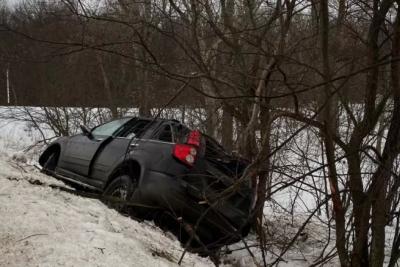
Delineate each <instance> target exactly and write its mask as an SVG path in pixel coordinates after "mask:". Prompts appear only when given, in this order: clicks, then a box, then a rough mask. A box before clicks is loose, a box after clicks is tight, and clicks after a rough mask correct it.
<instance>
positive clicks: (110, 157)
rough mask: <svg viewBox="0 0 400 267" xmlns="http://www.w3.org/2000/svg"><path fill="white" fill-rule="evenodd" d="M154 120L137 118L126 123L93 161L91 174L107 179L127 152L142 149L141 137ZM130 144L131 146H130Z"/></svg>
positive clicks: (91, 175)
mask: <svg viewBox="0 0 400 267" xmlns="http://www.w3.org/2000/svg"><path fill="white" fill-rule="evenodd" d="M151 122H152V121H150V120H147V119H138V118H135V119H133V120H131V121H129V122H128V123H126V124H125V125H124V126H123V127H122V128H120V129H119V130H118V131H117V133H115V134H114V136H113V137H112V139H110V140H109V141H108V143H107V145H105V146H104V147H103V148H102V149H101V150H100V151H99V152H98V153H97V156H96V158H95V159H94V160H93V162H92V166H91V168H90V173H89V176H90V177H91V178H93V179H96V180H100V181H102V182H105V181H107V179H108V174H109V173H110V172H111V171H112V170H113V168H115V167H116V166H117V165H118V164H119V163H121V162H122V161H123V160H124V158H125V156H127V153H128V152H130V153H132V151H133V150H135V149H140V148H141V146H139V144H140V143H141V142H142V141H141V137H142V135H143V133H144V132H146V131H147V130H148V127H149V126H150V124H151ZM128 146H129V147H128Z"/></svg>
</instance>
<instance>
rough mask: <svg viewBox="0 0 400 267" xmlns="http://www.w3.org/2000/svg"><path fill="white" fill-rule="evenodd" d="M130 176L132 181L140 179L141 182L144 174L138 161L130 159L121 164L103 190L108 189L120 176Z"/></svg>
mask: <svg viewBox="0 0 400 267" xmlns="http://www.w3.org/2000/svg"><path fill="white" fill-rule="evenodd" d="M124 174H125V175H128V176H129V177H130V178H131V179H138V182H139V181H140V178H141V174H142V167H141V165H140V163H139V162H138V161H136V160H133V159H130V160H127V161H125V162H122V163H121V164H119V165H118V166H117V167H116V168H115V169H114V170H113V172H112V173H111V174H110V175H109V176H108V179H107V182H106V183H105V185H104V188H103V189H106V188H107V187H108V185H109V184H110V183H111V182H112V181H113V180H114V179H115V178H117V177H119V176H120V175H124Z"/></svg>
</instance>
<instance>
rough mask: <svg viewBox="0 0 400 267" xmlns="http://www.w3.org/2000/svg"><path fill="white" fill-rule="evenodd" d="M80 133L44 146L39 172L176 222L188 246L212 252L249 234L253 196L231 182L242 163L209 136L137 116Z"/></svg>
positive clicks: (126, 209)
mask: <svg viewBox="0 0 400 267" xmlns="http://www.w3.org/2000/svg"><path fill="white" fill-rule="evenodd" d="M81 129H82V134H78V135H75V136H71V137H61V138H59V139H57V140H56V141H55V142H53V143H52V144H50V145H49V146H48V147H47V148H46V150H45V151H44V152H43V154H42V155H41V156H40V159H39V163H40V165H41V166H42V167H43V171H44V172H46V173H48V174H50V175H52V176H55V177H56V178H59V179H63V180H66V181H68V182H70V183H71V182H72V183H73V184H74V185H77V186H80V187H85V188H89V189H91V190H96V191H99V192H100V193H101V194H102V196H103V199H106V201H107V200H108V202H107V203H108V204H110V205H111V206H113V207H114V208H116V209H118V210H119V211H121V212H127V213H132V214H133V213H135V214H136V215H137V216H144V217H146V216H147V217H146V219H148V218H149V214H151V216H152V217H150V219H154V220H155V221H156V222H158V223H159V224H161V225H162V226H165V225H168V227H170V226H171V225H172V224H173V222H176V224H175V226H179V227H175V228H174V231H173V232H175V234H177V235H178V237H179V238H180V240H181V241H183V242H187V241H191V243H192V246H193V247H196V246H200V247H201V248H202V249H204V248H206V249H216V248H219V247H221V246H222V245H226V244H230V243H233V242H237V241H238V240H240V239H241V238H242V237H243V236H246V235H247V234H248V231H249V228H250V227H249V225H250V221H251V207H252V204H253V193H252V190H251V186H250V182H249V181H244V182H241V183H240V184H238V183H236V181H237V180H238V178H239V177H240V176H241V175H242V173H243V171H244V169H245V168H246V167H247V165H248V163H247V162H246V161H245V160H243V159H239V158H236V157H233V156H232V155H230V154H228V153H227V152H226V151H225V150H224V149H223V147H222V146H221V145H219V144H218V143H217V142H216V141H215V140H213V139H212V138H210V137H208V136H206V135H205V134H202V133H201V132H199V131H197V130H190V129H188V128H187V127H186V126H184V125H182V124H181V123H180V122H178V121H176V120H164V119H147V118H137V117H125V118H122V119H117V120H113V121H110V122H107V123H105V124H102V125H99V126H97V127H95V128H93V129H92V130H89V129H88V128H87V127H85V126H81ZM228 188H230V189H232V188H234V190H227V189H228ZM226 192H228V193H226ZM115 199H117V200H119V201H115ZM180 226H183V227H181V228H180ZM182 229H183V231H182ZM189 243H190V242H189ZM194 244H196V245H194Z"/></svg>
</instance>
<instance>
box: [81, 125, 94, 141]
mask: <svg viewBox="0 0 400 267" xmlns="http://www.w3.org/2000/svg"><path fill="white" fill-rule="evenodd" d="M81 131H82V133H83V135H84V136H87V137H88V138H90V139H92V137H93V135H92V133H91V132H90V129H89V128H88V127H87V126H85V125H81Z"/></svg>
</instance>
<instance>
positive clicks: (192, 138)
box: [186, 130, 201, 147]
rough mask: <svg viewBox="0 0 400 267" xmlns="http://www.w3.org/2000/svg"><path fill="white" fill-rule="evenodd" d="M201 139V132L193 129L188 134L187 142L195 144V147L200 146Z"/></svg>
mask: <svg viewBox="0 0 400 267" xmlns="http://www.w3.org/2000/svg"><path fill="white" fill-rule="evenodd" d="M200 140H201V133H200V131H198V130H195V131H191V132H190V133H189V136H188V140H187V142H186V143H187V144H188V145H193V146H195V147H199V146H200Z"/></svg>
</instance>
